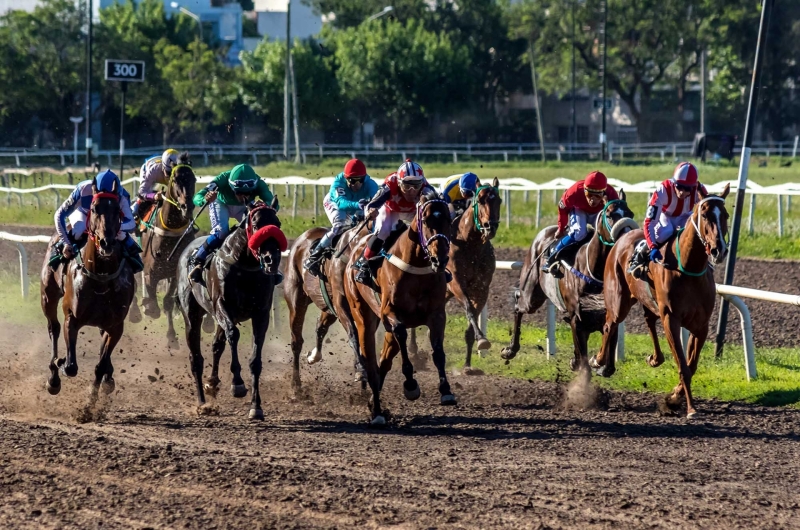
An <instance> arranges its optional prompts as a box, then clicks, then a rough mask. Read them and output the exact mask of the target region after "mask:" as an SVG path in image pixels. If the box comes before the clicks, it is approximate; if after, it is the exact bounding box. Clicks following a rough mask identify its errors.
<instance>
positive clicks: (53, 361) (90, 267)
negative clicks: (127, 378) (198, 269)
mask: <svg viewBox="0 0 800 530" xmlns="http://www.w3.org/2000/svg"><path fill="white" fill-rule="evenodd" d="M92 191H93V193H94V197H93V198H92V205H91V210H90V216H89V219H88V221H87V227H88V233H89V235H88V237H89V241H88V243H87V244H86V246H85V247H84V248H83V250H82V251H81V252H80V254H79V258H78V259H75V260H73V261H71V262H69V264H67V265H63V264H62V265H60V266H59V267H58V269H57V270H55V271H54V270H52V269H51V268H50V266H49V265H48V258H47V257H46V258H45V262H44V265H43V266H42V283H41V300H42V311H43V312H44V315H45V317H46V318H47V329H48V331H49V333H50V338H51V340H52V343H53V349H52V354H51V357H50V377H49V378H48V380H47V391H48V392H50V394H53V395H56V394H58V393H59V392H60V391H61V379H60V377H59V375H58V369H59V367H60V368H61V370H62V371H63V373H64V375H66V376H67V377H75V376H76V375H78V360H77V355H76V351H75V347H76V344H77V341H78V332H79V331H80V329H81V328H82V327H84V326H93V327H97V328H100V330H101V339H102V341H101V342H102V345H101V347H100V361H99V362H98V363H97V366H96V367H95V369H94V374H95V379H94V385H93V387H92V397H93V398H96V397H97V391H98V390H99V389H100V386H101V384H102V386H103V391H104V392H105V393H107V394H110V393H111V392H113V391H114V377H113V376H114V367H113V366H112V365H111V352H112V351H113V350H114V347H115V346H116V345H117V342H119V339H120V337H122V333H123V330H124V327H125V317H126V316H127V314H128V309H129V308H130V306H131V303H132V301H133V293H134V291H135V290H136V284H135V283H134V279H133V271H132V270H131V267H130V265H129V264H128V262H127V260H126V259H125V258H124V257H123V254H122V243H120V242H119V241H117V233H118V232H119V230H120V225H121V219H122V213H121V211H120V205H119V196H118V195H117V194H118V192H119V190H117V189H116V184H115V189H113V190H112V192H111V193H98V192H97V187H96V185H95V183H92ZM56 242H57V236H56V237H55V238H53V239H52V240H51V241H50V245H53V244H55V243H56ZM49 255H50V252H49V249H48V252H47V253H46V254H45V256H49ZM62 296H63V298H64V301H63V303H62V309H63V311H64V341H65V342H66V346H67V357H66V359H59V358H58V337H59V324H58V302H59V300H60V299H61V298H62Z"/></svg>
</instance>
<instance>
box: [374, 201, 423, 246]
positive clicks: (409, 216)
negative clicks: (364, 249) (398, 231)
mask: <svg viewBox="0 0 800 530" xmlns="http://www.w3.org/2000/svg"><path fill="white" fill-rule="evenodd" d="M414 213H415V212H413V211H412V212H392V211H389V210H388V209H386V208H385V207H382V208H381V209H380V210H379V211H378V217H376V218H375V228H373V230H372V233H373V234H375V236H376V237H377V238H378V239H380V240H381V241H386V238H387V237H389V234H390V233H392V229H393V228H394V227H395V226H397V223H398V222H400V221H406V222H409V223H410V222H411V221H412V220H413V219H414Z"/></svg>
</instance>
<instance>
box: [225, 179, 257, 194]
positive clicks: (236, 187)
mask: <svg viewBox="0 0 800 530" xmlns="http://www.w3.org/2000/svg"><path fill="white" fill-rule="evenodd" d="M257 186H258V181H257V180H255V179H248V180H234V181H231V189H232V190H233V192H234V193H252V192H253V191H255V189H256V187H257Z"/></svg>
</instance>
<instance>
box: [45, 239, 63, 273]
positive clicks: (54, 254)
mask: <svg viewBox="0 0 800 530" xmlns="http://www.w3.org/2000/svg"><path fill="white" fill-rule="evenodd" d="M63 252H64V242H63V241H59V242H58V243H56V244H55V245H53V248H52V249H51V250H50V259H49V260H48V261H47V265H48V266H49V267H50V268H51V269H53V270H57V269H58V267H59V266H60V265H61V264H62V263H64V262H66V261H67V259H66V258H64V254H63Z"/></svg>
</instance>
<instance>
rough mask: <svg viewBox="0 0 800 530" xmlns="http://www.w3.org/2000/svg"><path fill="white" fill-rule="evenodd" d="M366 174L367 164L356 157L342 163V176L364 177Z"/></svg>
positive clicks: (348, 177)
mask: <svg viewBox="0 0 800 530" xmlns="http://www.w3.org/2000/svg"><path fill="white" fill-rule="evenodd" d="M366 175H367V166H365V165H364V162H362V161H361V160H359V159H358V158H353V159H351V160H348V161H347V163H346V164H345V165H344V178H346V179H352V178H357V179H358V178H364V177H365V176H366Z"/></svg>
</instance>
